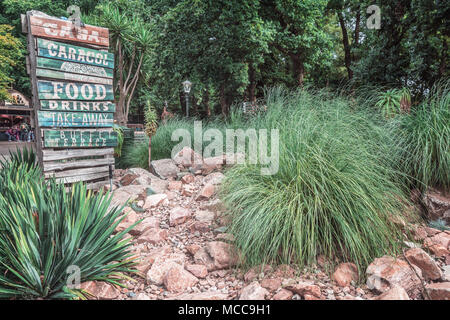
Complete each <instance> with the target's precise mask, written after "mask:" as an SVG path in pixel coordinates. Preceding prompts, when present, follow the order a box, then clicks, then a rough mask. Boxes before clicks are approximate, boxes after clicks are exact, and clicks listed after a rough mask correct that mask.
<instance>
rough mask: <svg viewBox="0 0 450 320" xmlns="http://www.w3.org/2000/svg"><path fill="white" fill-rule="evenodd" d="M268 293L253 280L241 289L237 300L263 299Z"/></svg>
mask: <svg viewBox="0 0 450 320" xmlns="http://www.w3.org/2000/svg"><path fill="white" fill-rule="evenodd" d="M268 294H269V291H267V290H266V289H264V288H263V287H261V286H260V285H259V283H258V282H256V281H255V282H253V283H251V284H249V285H248V286H246V287H244V288H243V289H242V291H241V295H240V296H239V300H265V298H266V296H267V295H268Z"/></svg>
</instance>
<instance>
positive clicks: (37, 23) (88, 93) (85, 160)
mask: <svg viewBox="0 0 450 320" xmlns="http://www.w3.org/2000/svg"><path fill="white" fill-rule="evenodd" d="M22 21H23V23H24V24H23V25H22V29H23V30H26V32H27V33H28V35H27V37H28V38H27V44H28V53H29V59H28V61H29V62H30V68H29V70H30V77H31V89H32V93H33V107H34V112H33V117H34V127H35V129H36V150H37V155H38V160H39V164H40V165H41V166H42V169H43V172H44V176H45V177H46V178H50V177H54V178H56V180H57V181H58V182H61V183H64V184H71V183H74V182H78V181H84V182H86V183H87V187H88V188H91V189H97V188H99V187H101V186H103V185H105V184H106V183H108V180H109V177H110V171H111V169H112V168H113V166H114V149H113V147H115V146H116V145H117V133H116V132H115V131H114V130H113V129H112V126H113V122H114V120H113V118H114V112H115V110H116V105H115V104H114V103H113V101H114V92H113V77H114V55H113V54H112V53H109V52H107V49H108V45H109V31H108V29H105V28H101V27H96V26H90V25H83V27H80V26H79V24H78V25H77V24H75V23H72V22H71V21H68V20H63V19H58V18H55V17H50V16H48V15H46V14H43V13H40V12H36V11H30V12H27V15H26V18H25V19H22ZM68 42H69V43H68Z"/></svg>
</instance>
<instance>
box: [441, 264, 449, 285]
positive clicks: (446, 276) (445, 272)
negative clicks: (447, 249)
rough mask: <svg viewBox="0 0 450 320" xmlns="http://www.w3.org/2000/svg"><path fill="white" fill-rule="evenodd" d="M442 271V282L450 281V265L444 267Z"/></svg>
mask: <svg viewBox="0 0 450 320" xmlns="http://www.w3.org/2000/svg"><path fill="white" fill-rule="evenodd" d="M442 270H443V272H442V277H441V279H442V281H450V265H446V266H443V267H442Z"/></svg>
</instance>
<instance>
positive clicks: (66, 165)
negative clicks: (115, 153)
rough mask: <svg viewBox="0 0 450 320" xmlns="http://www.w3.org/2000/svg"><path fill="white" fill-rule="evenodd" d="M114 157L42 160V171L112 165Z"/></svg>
mask: <svg viewBox="0 0 450 320" xmlns="http://www.w3.org/2000/svg"><path fill="white" fill-rule="evenodd" d="M114 161H115V160H114V158H103V159H88V160H79V161H68V162H55V161H54V162H44V172H48V171H55V170H66V169H71V168H72V169H73V168H81V167H97V166H104V165H108V166H109V165H113V164H114Z"/></svg>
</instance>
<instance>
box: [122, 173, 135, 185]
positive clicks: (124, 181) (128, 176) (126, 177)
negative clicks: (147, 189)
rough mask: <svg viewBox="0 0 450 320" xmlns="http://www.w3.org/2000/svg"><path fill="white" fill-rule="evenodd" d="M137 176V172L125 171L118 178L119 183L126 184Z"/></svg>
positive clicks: (130, 182)
mask: <svg viewBox="0 0 450 320" xmlns="http://www.w3.org/2000/svg"><path fill="white" fill-rule="evenodd" d="M137 177H139V176H138V175H137V174H134V173H127V174H125V175H124V176H123V177H122V178H120V185H122V186H128V185H130V184H132V183H133V181H134V180H136V178H137Z"/></svg>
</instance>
